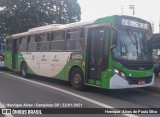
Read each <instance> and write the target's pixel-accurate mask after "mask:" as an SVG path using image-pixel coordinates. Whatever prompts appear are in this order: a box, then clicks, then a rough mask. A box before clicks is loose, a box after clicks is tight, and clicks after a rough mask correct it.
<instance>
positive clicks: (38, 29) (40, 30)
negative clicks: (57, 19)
mask: <svg viewBox="0 0 160 117" xmlns="http://www.w3.org/2000/svg"><path fill="white" fill-rule="evenodd" d="M92 23H94V21H87V22H76V23H70V24H51V25H46V26H40V27H35V28H31V29H29V30H28V32H23V33H18V34H14V35H12V37H13V38H16V37H21V36H25V35H26V36H27V35H32V34H37V33H45V32H50V31H55V30H62V29H67V28H72V27H80V26H83V25H89V24H92Z"/></svg>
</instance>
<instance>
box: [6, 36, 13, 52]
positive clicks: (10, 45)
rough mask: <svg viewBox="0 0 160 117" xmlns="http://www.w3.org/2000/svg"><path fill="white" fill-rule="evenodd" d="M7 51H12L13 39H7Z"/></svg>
mask: <svg viewBox="0 0 160 117" xmlns="http://www.w3.org/2000/svg"><path fill="white" fill-rule="evenodd" d="M6 51H12V39H7V40H6Z"/></svg>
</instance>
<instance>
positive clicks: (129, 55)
mask: <svg viewBox="0 0 160 117" xmlns="http://www.w3.org/2000/svg"><path fill="white" fill-rule="evenodd" d="M150 38H151V35H150V34H148V33H145V32H138V31H132V30H118V39H117V41H116V46H115V49H114V51H113V54H114V57H115V58H117V59H122V60H130V61H151V60H152V57H151V56H152V46H151V45H152V44H151V43H150V41H151V40H150Z"/></svg>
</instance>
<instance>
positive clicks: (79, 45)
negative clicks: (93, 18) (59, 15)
mask: <svg viewBox="0 0 160 117" xmlns="http://www.w3.org/2000/svg"><path fill="white" fill-rule="evenodd" d="M66 38H67V41H66V50H72V51H73V50H74V51H82V50H83V49H84V28H76V29H70V30H67V37H66Z"/></svg>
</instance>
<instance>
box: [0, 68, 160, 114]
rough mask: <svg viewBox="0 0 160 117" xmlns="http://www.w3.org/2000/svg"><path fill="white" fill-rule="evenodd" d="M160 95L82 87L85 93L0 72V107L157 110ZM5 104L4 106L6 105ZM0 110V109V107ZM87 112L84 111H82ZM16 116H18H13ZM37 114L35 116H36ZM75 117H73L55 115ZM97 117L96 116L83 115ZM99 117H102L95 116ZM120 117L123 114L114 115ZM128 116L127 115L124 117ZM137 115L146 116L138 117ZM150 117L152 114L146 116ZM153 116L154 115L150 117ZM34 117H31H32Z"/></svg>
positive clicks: (64, 84) (58, 83) (56, 82)
mask: <svg viewBox="0 0 160 117" xmlns="http://www.w3.org/2000/svg"><path fill="white" fill-rule="evenodd" d="M159 99H160V93H156V92H148V91H147V90H141V89H126V90H102V89H97V88H93V87H86V90H85V91H76V90H73V89H72V88H71V86H70V85H69V84H68V83H67V82H64V81H59V80H53V79H50V78H45V77H39V76H30V77H29V78H27V79H24V78H21V76H19V75H18V73H15V72H11V71H8V70H2V71H0V106H1V105H4V106H5V107H6V108H7V107H9V106H11V105H9V104H19V105H20V104H46V103H47V104H57V103H59V104H61V105H62V104H64V103H71V104H75V103H77V104H80V107H82V108H102V107H106V108H110V107H111V108H159V107H160V101H159ZM7 104H8V105H7ZM1 108H2V106H1ZM86 111H87V110H86ZM13 116H14V117H20V116H21V115H13ZM39 116H40V115H38V117H39ZM41 116H42V117H43V116H47V117H50V116H57V115H41ZM58 116H64V117H66V116H68V117H70V116H73V117H74V116H75V115H66V114H65V115H58ZM76 116H79V117H81V116H82V115H76ZM83 116H87V117H90V116H92V117H97V115H83ZM98 116H99V117H101V116H102V117H103V116H106V115H102V114H101V115H98ZM112 116H115V115H112ZM116 116H124V115H116ZM127 116H128V115H127ZM138 116H144V117H145V116H146V115H142V114H139V115H138ZM147 116H153V115H147ZM154 116H157V117H158V115H154ZM34 117H35V115H34Z"/></svg>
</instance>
